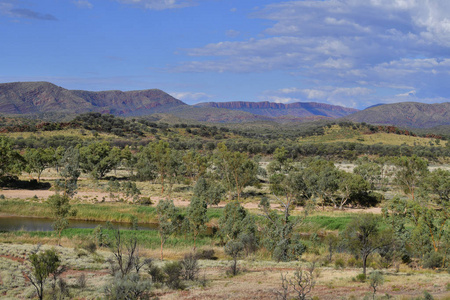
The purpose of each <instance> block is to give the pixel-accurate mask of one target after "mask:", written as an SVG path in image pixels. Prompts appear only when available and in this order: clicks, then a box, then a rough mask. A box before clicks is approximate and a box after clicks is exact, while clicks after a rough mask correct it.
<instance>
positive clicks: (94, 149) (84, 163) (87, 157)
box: [80, 141, 121, 179]
mask: <svg viewBox="0 0 450 300" xmlns="http://www.w3.org/2000/svg"><path fill="white" fill-rule="evenodd" d="M120 160H121V153H120V150H119V148H117V147H111V145H110V144H109V143H108V142H106V141H103V142H94V143H91V144H89V145H88V146H86V147H81V148H80V167H81V169H82V170H83V171H84V172H86V173H89V174H91V175H92V176H93V177H94V178H95V179H101V178H103V177H104V176H105V175H106V173H108V172H109V171H111V170H112V169H114V168H115V167H116V166H117V165H118V164H119V162H120Z"/></svg>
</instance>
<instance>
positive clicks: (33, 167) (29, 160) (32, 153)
mask: <svg viewBox="0 0 450 300" xmlns="http://www.w3.org/2000/svg"><path fill="white" fill-rule="evenodd" d="M24 158H25V161H26V165H25V171H27V172H28V173H32V172H36V173H37V175H38V182H40V181H41V174H42V172H43V171H44V170H45V169H47V168H49V167H51V166H52V165H53V164H54V160H55V150H54V149H53V148H38V149H34V148H27V149H26V150H25V153H24Z"/></svg>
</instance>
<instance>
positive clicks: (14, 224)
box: [0, 216, 158, 231]
mask: <svg viewBox="0 0 450 300" xmlns="http://www.w3.org/2000/svg"><path fill="white" fill-rule="evenodd" d="M52 223H53V220H52V219H42V218H32V217H19V216H13V217H8V216H0V231H17V230H24V231H52V230H53V228H52ZM111 224H112V225H113V226H114V228H120V229H131V227H132V224H131V223H115V222H111ZM98 225H101V226H106V222H101V221H81V220H69V227H70V228H95V227H97V226H98ZM138 228H139V229H140V230H155V229H157V228H158V225H157V224H139V226H138Z"/></svg>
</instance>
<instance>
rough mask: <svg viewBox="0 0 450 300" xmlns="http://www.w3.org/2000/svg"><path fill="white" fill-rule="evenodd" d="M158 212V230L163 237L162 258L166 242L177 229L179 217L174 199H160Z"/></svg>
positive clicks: (157, 207)
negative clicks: (177, 218) (176, 224)
mask: <svg viewBox="0 0 450 300" xmlns="http://www.w3.org/2000/svg"><path fill="white" fill-rule="evenodd" d="M156 213H157V215H158V232H159V236H160V239H161V260H162V259H163V246H164V243H165V242H166V240H167V238H168V237H169V236H170V235H172V234H173V233H174V232H175V230H176V227H175V220H176V217H177V209H176V207H175V205H174V204H173V201H172V200H160V201H159V203H158V205H157V206H156Z"/></svg>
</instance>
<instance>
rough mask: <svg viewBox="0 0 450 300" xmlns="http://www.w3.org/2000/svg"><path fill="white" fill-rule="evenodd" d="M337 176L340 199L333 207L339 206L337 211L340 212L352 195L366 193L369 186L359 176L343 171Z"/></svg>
mask: <svg viewBox="0 0 450 300" xmlns="http://www.w3.org/2000/svg"><path fill="white" fill-rule="evenodd" d="M339 174H340V176H339V190H340V192H341V193H340V194H341V197H340V201H339V202H338V201H336V202H335V205H336V204H339V209H341V210H342V209H343V207H344V205H345V204H346V203H347V201H348V200H349V199H350V197H351V196H352V195H353V194H360V193H362V192H366V191H367V190H368V189H369V188H370V186H369V183H368V182H367V181H365V180H364V178H362V177H361V176H360V175H357V174H351V173H347V172H345V171H339Z"/></svg>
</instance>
